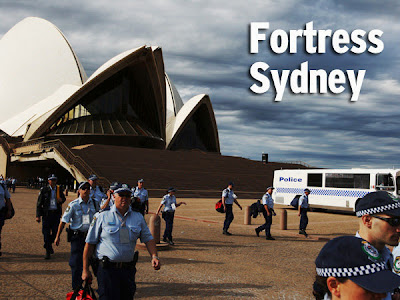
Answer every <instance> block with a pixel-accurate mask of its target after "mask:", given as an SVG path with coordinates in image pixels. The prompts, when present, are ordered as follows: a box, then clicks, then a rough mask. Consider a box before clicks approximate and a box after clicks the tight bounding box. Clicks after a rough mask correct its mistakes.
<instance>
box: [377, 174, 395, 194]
mask: <svg viewBox="0 0 400 300" xmlns="http://www.w3.org/2000/svg"><path fill="white" fill-rule="evenodd" d="M376 189H377V190H378V191H388V192H394V189H395V185H394V178H393V176H392V174H377V175H376Z"/></svg>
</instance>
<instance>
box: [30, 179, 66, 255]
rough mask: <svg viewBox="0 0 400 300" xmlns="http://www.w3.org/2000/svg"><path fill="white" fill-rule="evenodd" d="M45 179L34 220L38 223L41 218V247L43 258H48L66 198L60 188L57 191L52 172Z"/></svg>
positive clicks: (55, 180)
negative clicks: (42, 239) (44, 250)
mask: <svg viewBox="0 0 400 300" xmlns="http://www.w3.org/2000/svg"><path fill="white" fill-rule="evenodd" d="M47 180H48V183H49V185H47V186H44V187H42V188H41V189H40V192H39V197H38V201H37V206H36V222H38V223H40V221H41V218H42V221H43V222H42V233H43V238H44V246H43V247H44V248H45V249H46V255H45V257H44V258H45V259H50V254H53V253H54V250H53V247H52V244H53V242H54V239H55V238H56V234H57V228H58V224H59V223H60V218H61V213H62V210H61V208H62V204H63V203H64V202H65V200H66V199H65V196H64V193H63V192H62V191H61V189H59V194H58V193H57V186H56V183H57V177H56V176H55V175H54V174H52V175H50V176H49V177H48V179H47ZM57 194H58V195H57Z"/></svg>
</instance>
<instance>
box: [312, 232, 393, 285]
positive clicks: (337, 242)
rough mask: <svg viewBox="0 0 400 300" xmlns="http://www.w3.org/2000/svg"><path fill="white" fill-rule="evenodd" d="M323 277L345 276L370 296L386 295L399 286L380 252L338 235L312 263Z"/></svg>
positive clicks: (361, 240) (351, 238) (358, 239)
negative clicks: (373, 294)
mask: <svg viewBox="0 0 400 300" xmlns="http://www.w3.org/2000/svg"><path fill="white" fill-rule="evenodd" d="M315 266H316V271H317V274H318V275H319V276H322V277H330V276H333V277H336V278H338V277H345V278H348V279H350V280H351V281H353V282H354V283H356V284H357V285H359V286H361V287H362V288H364V289H366V290H368V291H371V292H373V293H387V292H391V291H393V290H394V289H395V288H397V287H399V286H400V276H398V275H396V274H394V273H393V272H392V270H390V269H389V267H388V266H387V263H385V261H384V260H383V258H382V256H381V254H380V253H379V251H378V250H377V249H376V248H375V247H374V246H372V245H371V244H370V243H368V242H367V241H365V240H363V239H361V238H358V237H354V236H341V237H337V238H334V239H332V240H330V241H329V242H327V243H326V244H325V246H324V247H323V248H322V250H321V252H320V253H319V254H318V257H317V259H316V260H315Z"/></svg>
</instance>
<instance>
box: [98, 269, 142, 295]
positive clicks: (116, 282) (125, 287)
mask: <svg viewBox="0 0 400 300" xmlns="http://www.w3.org/2000/svg"><path fill="white" fill-rule="evenodd" d="M135 275H136V268H132V269H115V268H106V269H104V268H103V266H102V265H101V264H100V265H99V270H98V272H97V283H98V286H99V289H98V293H99V300H131V299H133V297H134V295H135V292H136V283H135Z"/></svg>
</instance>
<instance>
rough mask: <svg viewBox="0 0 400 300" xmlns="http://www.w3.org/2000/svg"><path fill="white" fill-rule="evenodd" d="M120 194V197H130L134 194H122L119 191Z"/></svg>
mask: <svg viewBox="0 0 400 300" xmlns="http://www.w3.org/2000/svg"><path fill="white" fill-rule="evenodd" d="M118 195H119V196H120V197H129V198H130V197H131V195H132V194H131V193H121V194H119V193H118Z"/></svg>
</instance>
